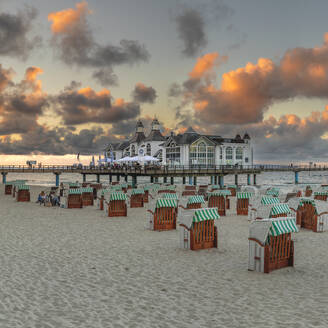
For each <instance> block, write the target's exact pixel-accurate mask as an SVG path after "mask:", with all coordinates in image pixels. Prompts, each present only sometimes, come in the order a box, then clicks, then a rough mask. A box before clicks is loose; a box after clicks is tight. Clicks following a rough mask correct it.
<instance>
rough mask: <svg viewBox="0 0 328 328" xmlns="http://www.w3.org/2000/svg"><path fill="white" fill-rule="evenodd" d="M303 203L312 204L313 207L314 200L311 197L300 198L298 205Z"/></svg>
mask: <svg viewBox="0 0 328 328" xmlns="http://www.w3.org/2000/svg"><path fill="white" fill-rule="evenodd" d="M303 204H312V205H313V206H314V207H315V201H314V199H311V198H301V199H300V206H302V205H303Z"/></svg>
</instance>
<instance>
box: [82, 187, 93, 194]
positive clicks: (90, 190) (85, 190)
mask: <svg viewBox="0 0 328 328" xmlns="http://www.w3.org/2000/svg"><path fill="white" fill-rule="evenodd" d="M81 192H82V193H83V192H93V188H90V187H87V188H81Z"/></svg>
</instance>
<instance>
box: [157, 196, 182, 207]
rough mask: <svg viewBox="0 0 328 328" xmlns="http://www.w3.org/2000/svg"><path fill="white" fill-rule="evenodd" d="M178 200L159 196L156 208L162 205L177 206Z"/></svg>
mask: <svg viewBox="0 0 328 328" xmlns="http://www.w3.org/2000/svg"><path fill="white" fill-rule="evenodd" d="M177 206H178V202H177V200H176V199H164V198H159V199H157V201H156V208H160V207H177Z"/></svg>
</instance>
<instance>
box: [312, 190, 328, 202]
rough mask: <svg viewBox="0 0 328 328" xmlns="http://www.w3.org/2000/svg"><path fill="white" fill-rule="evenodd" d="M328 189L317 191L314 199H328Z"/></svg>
mask: <svg viewBox="0 0 328 328" xmlns="http://www.w3.org/2000/svg"><path fill="white" fill-rule="evenodd" d="M327 196H328V191H315V192H314V199H317V200H323V201H327Z"/></svg>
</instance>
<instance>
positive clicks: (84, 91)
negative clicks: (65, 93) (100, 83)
mask: <svg viewBox="0 0 328 328" xmlns="http://www.w3.org/2000/svg"><path fill="white" fill-rule="evenodd" d="M77 93H78V94H81V95H84V96H85V97H87V98H97V97H109V96H110V91H109V90H108V89H105V88H104V89H102V90H100V91H98V92H96V91H95V90H93V89H92V88H90V87H85V88H81V89H79V90H78V91H77Z"/></svg>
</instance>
